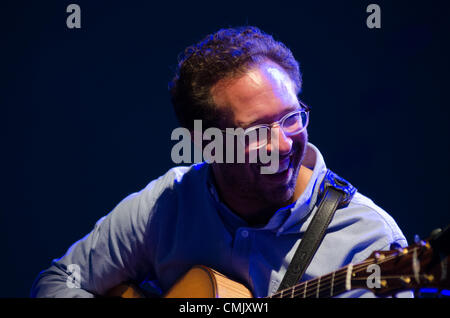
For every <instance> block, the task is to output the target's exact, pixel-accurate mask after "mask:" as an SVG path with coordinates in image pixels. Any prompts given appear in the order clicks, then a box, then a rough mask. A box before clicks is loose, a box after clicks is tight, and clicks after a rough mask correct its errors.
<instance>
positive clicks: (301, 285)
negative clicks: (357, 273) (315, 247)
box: [272, 260, 373, 298]
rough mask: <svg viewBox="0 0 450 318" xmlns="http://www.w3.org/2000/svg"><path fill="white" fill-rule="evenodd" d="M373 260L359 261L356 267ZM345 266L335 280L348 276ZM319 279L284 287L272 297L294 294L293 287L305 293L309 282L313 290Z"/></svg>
mask: <svg viewBox="0 0 450 318" xmlns="http://www.w3.org/2000/svg"><path fill="white" fill-rule="evenodd" d="M371 262H373V260H366V261H364V262H362V263H359V264H357V265H355V266H354V268H355V269H357V268H359V267H365V265H366V264H369V263H371ZM347 267H348V266H346V267H345V268H347ZM345 268H343V269H340V270H338V272H340V273H338V274H335V276H334V280H335V281H336V280H339V279H341V277H342V278H343V277H344V276H345V277H346V276H347V269H345ZM335 273H336V272H335ZM329 275H331V274H326V275H323V276H321V281H322V278H325V277H326V276H329ZM318 279H319V278H318V277H317V278H314V279H313V281H308V282H303V283H300V284H298V285H295V286H293V287H289V288H286V289H283V290H281V291H279V292H277V293H276V294H273V295H272V297H275V298H276V296H280V295H281V294H288V293H289V294H291V295H292V289H294V294H295V293H296V290H297V289H299V288H302V289H303V291H301V292H300V293H302V294H303V293H304V286H305V285H306V283H308V285H307V287H306V288H307V290H311V289H312V288H313V287H314V288H316V287H315V286H316V285H317V282H316V281H318ZM326 280H327V279H325V280H323V282H325V281H326ZM323 286H326V285H324V284H323ZM299 290H300V289H299ZM294 297H295V296H294Z"/></svg>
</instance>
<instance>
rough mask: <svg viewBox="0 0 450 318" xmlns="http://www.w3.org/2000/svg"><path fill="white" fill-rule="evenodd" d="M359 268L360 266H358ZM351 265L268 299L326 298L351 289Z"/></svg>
mask: <svg viewBox="0 0 450 318" xmlns="http://www.w3.org/2000/svg"><path fill="white" fill-rule="evenodd" d="M359 266H361V265H359ZM352 274H353V265H352V264H350V265H347V266H345V267H343V268H341V269H339V270H337V271H335V272H332V273H330V274H327V275H324V276H320V277H317V278H314V279H311V280H308V281H306V282H302V283H300V284H298V285H295V286H293V287H290V288H287V289H284V290H282V291H280V292H277V293H275V294H273V295H272V296H270V297H269V298H328V297H333V296H337V295H339V294H342V293H344V292H346V291H348V290H350V289H352Z"/></svg>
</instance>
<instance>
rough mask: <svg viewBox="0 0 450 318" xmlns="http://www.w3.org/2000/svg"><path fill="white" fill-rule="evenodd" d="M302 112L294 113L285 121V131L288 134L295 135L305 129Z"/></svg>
mask: <svg viewBox="0 0 450 318" xmlns="http://www.w3.org/2000/svg"><path fill="white" fill-rule="evenodd" d="M301 114H302V112H297V113H294V114H292V115H290V116H288V117H286V118H285V119H284V121H283V130H284V131H285V132H287V133H295V132H297V131H299V130H301V129H302V128H303V127H304V122H303V119H302V116H301Z"/></svg>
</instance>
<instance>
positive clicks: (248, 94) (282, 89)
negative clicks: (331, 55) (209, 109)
mask: <svg viewBox="0 0 450 318" xmlns="http://www.w3.org/2000/svg"><path fill="white" fill-rule="evenodd" d="M212 96H213V98H214V102H215V103H216V105H217V106H218V107H219V109H220V108H222V110H224V111H226V112H227V113H229V114H232V116H233V122H234V124H235V125H238V126H246V125H248V124H251V123H264V122H265V123H269V122H270V121H271V120H277V119H278V117H279V116H280V114H283V113H285V112H286V111H289V110H292V109H293V108H296V107H297V106H298V100H297V95H296V88H295V84H294V82H293V81H292V80H291V79H290V77H289V75H288V74H287V73H286V72H285V71H284V70H283V69H282V68H281V67H280V66H278V65H277V64H276V63H273V62H270V61H267V62H264V63H262V64H259V65H256V66H254V67H251V68H250V69H249V70H247V71H246V72H245V73H244V74H243V75H241V76H239V77H237V78H233V79H226V80H222V81H219V82H218V83H217V84H216V85H215V86H214V87H213V89H212Z"/></svg>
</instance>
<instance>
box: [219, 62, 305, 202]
mask: <svg viewBox="0 0 450 318" xmlns="http://www.w3.org/2000/svg"><path fill="white" fill-rule="evenodd" d="M212 95H213V98H214V101H215V103H216V105H217V106H218V107H219V109H220V108H222V110H223V111H224V112H225V113H229V114H231V116H230V117H231V118H230V119H229V120H228V123H227V127H222V128H228V127H229V128H237V127H242V128H244V129H246V128H249V127H251V126H254V125H257V124H272V123H273V122H275V121H278V120H280V119H281V118H282V117H283V116H284V115H286V114H287V113H289V112H291V111H293V110H296V109H299V107H300V106H299V102H298V99H297V95H296V90H295V85H294V83H293V81H292V80H291V79H290V77H289V75H288V74H287V73H286V72H285V71H284V70H283V69H282V68H281V67H280V66H278V65H277V64H276V63H273V62H270V61H267V62H264V63H262V64H259V65H256V66H254V67H253V68H251V69H250V70H249V71H247V72H246V73H245V74H244V75H243V76H240V77H238V78H235V79H227V80H222V81H219V82H218V83H217V84H216V85H215V86H214V87H213V89H212ZM272 130H274V133H275V135H276V136H277V137H278V138H277V140H278V147H277V149H278V152H279V168H278V170H277V172H276V173H274V174H261V165H260V164H258V163H244V164H228V163H225V164H218V168H219V169H220V170H219V172H220V173H221V174H222V175H223V176H224V177H225V178H226V179H227V181H228V184H229V185H233V187H234V190H238V191H240V194H241V195H246V196H248V198H249V199H258V200H263V202H266V203H268V204H271V205H279V204H284V203H288V202H289V201H290V200H291V199H292V196H293V194H294V190H295V186H296V181H297V176H298V173H299V169H300V165H301V162H302V160H303V156H304V153H305V150H306V144H307V132H306V130H304V131H303V132H302V133H300V134H296V135H293V136H289V137H288V136H286V135H285V134H284V132H283V131H282V130H281V128H280V127H279V126H278V125H277V126H274V127H272ZM275 144H276V143H273V142H270V143H269V144H268V145H267V150H268V151H269V152H270V151H274V147H276V145H275ZM246 162H247V161H246Z"/></svg>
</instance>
